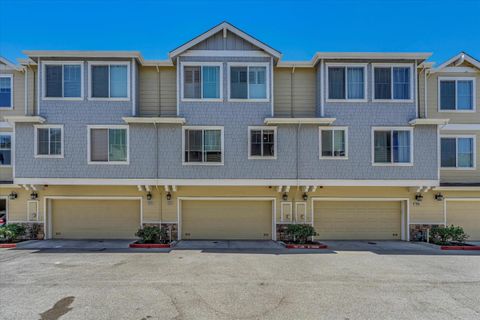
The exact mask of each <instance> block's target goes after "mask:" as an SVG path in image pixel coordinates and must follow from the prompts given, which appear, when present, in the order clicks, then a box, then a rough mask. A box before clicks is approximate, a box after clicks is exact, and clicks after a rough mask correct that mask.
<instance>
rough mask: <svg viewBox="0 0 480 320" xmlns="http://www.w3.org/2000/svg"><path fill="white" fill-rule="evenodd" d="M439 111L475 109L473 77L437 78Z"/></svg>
mask: <svg viewBox="0 0 480 320" xmlns="http://www.w3.org/2000/svg"><path fill="white" fill-rule="evenodd" d="M438 81H439V100H440V111H473V110H475V78H439V80H438Z"/></svg>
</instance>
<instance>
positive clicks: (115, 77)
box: [89, 62, 130, 100]
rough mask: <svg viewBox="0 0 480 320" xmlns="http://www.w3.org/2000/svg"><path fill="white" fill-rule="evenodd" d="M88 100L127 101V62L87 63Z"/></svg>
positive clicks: (128, 73)
mask: <svg viewBox="0 0 480 320" xmlns="http://www.w3.org/2000/svg"><path fill="white" fill-rule="evenodd" d="M89 65H90V76H89V79H90V87H89V88H90V98H91V99H110V100H128V99H129V98H130V88H129V86H130V63H129V62H89Z"/></svg>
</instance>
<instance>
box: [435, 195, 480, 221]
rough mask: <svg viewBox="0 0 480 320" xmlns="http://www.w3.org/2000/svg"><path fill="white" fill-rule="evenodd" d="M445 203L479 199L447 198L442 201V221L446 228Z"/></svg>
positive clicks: (479, 199)
mask: <svg viewBox="0 0 480 320" xmlns="http://www.w3.org/2000/svg"><path fill="white" fill-rule="evenodd" d="M447 201H467V202H468V201H480V198H447V197H445V198H444V199H443V219H444V224H445V226H447V214H448V212H447Z"/></svg>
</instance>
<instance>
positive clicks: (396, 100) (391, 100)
mask: <svg viewBox="0 0 480 320" xmlns="http://www.w3.org/2000/svg"><path fill="white" fill-rule="evenodd" d="M372 102H380V103H389V102H391V103H414V102H415V100H413V99H408V100H407V99H405V100H399V99H372Z"/></svg>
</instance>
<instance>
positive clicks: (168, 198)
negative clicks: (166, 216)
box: [167, 192, 172, 201]
mask: <svg viewBox="0 0 480 320" xmlns="http://www.w3.org/2000/svg"><path fill="white" fill-rule="evenodd" d="M167 200H168V201H170V200H172V194H171V193H170V192H167Z"/></svg>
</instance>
